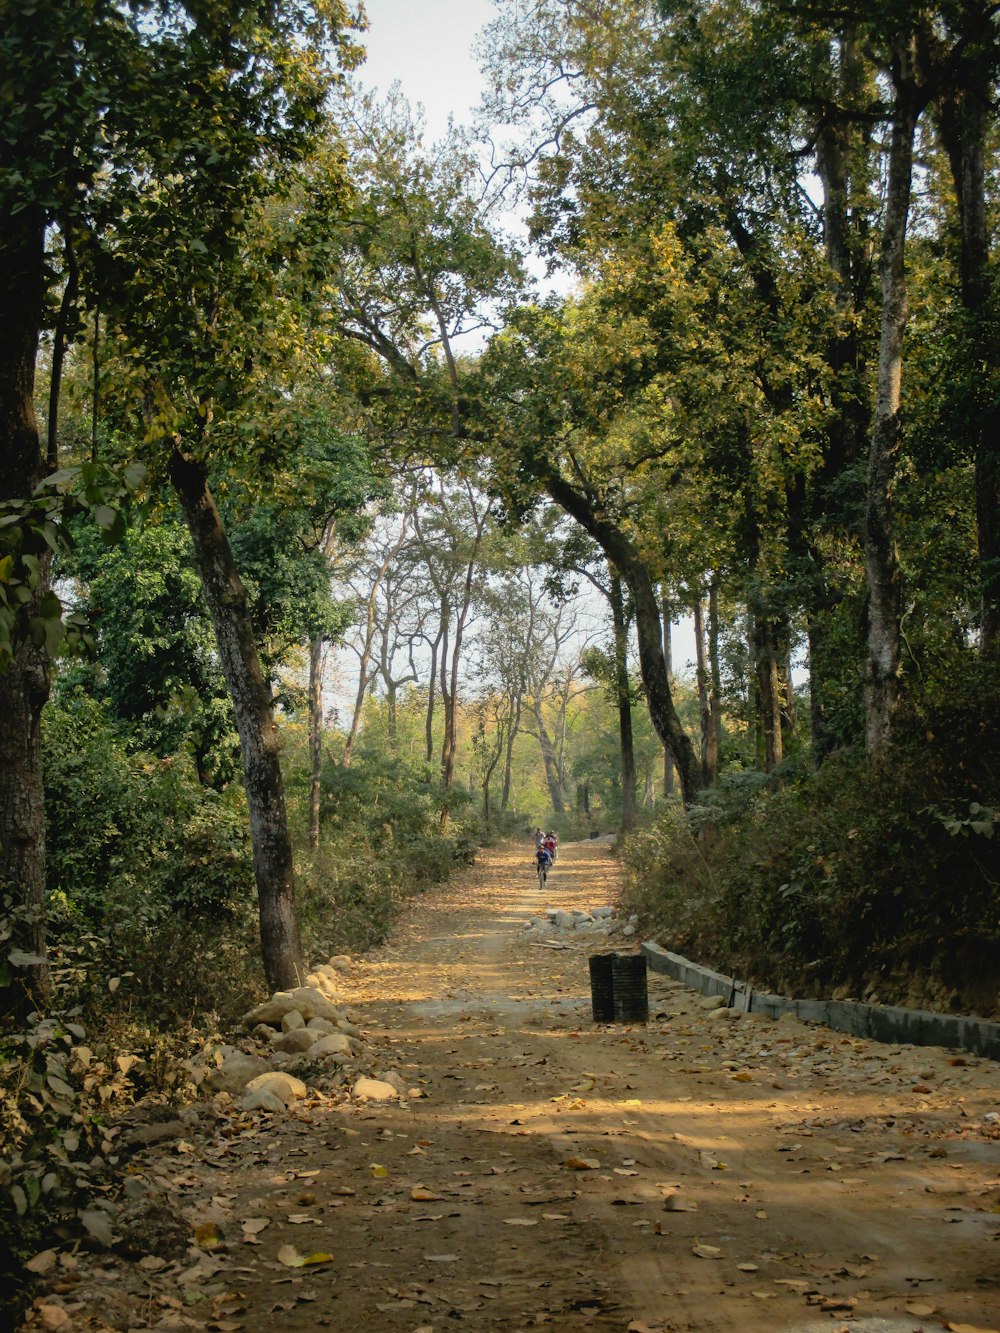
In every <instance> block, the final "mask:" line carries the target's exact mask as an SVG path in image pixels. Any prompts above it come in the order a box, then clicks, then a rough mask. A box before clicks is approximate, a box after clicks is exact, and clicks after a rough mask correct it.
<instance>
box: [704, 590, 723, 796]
mask: <svg viewBox="0 0 1000 1333" xmlns="http://www.w3.org/2000/svg"><path fill="white" fill-rule="evenodd" d="M708 680H709V687H710V690H711V707H710V710H709V720H708V744H707V747H706V752H705V772H706V774H707V778H708V782H707V785H708V786H710V787H714V786H715V784H716V782H717V781H718V777H719V746H720V743H721V740H722V672H721V670H720V667H719V585H718V582H717V581H716V579H715V578H713V579H712V582H711V584H710V585H709V589H708Z"/></svg>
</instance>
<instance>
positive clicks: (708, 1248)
mask: <svg viewBox="0 0 1000 1333" xmlns="http://www.w3.org/2000/svg"><path fill="white" fill-rule="evenodd" d="M691 1253H692V1254H695V1255H697V1256H698V1258H699V1259H718V1257H719V1255H720V1254H721V1253H722V1251H721V1250H720V1249H719V1247H718V1246H717V1245H701V1244H698V1245H692V1246H691Z"/></svg>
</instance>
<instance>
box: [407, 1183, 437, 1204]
mask: <svg viewBox="0 0 1000 1333" xmlns="http://www.w3.org/2000/svg"><path fill="white" fill-rule="evenodd" d="M410 1198H411V1199H412V1200H413V1201H414V1203H430V1202H431V1201H432V1200H434V1199H442V1198H444V1195H443V1194H435V1193H434V1191H433V1190H431V1189H428V1188H427V1186H426V1185H414V1187H413V1189H411V1190H410Z"/></svg>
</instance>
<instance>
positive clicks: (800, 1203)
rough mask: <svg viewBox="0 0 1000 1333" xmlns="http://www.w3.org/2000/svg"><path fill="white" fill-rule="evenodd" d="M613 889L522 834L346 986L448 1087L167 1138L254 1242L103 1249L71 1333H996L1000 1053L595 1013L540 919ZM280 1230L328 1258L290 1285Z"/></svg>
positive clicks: (583, 862) (692, 1010) (396, 1046)
mask: <svg viewBox="0 0 1000 1333" xmlns="http://www.w3.org/2000/svg"><path fill="white" fill-rule="evenodd" d="M616 875H617V868H616V863H615V862H614V861H613V860H612V859H611V857H610V856H609V854H608V850H607V848H606V846H604V845H603V844H590V843H588V844H579V845H576V846H567V847H564V848H563V849H562V850H561V853H560V857H559V862H558V865H557V867H556V869H555V871H554V873H553V875H552V877H551V878H550V881H549V885H548V888H547V890H546V893H545V898H546V900H547V901H542V900H541V898H540V896H539V894H538V891H537V887H536V885H535V881H534V876H533V874H532V872H531V867H530V856H529V853H528V852H527V851H526V850H525V849H524V848H517V849H498V850H493V851H490V852H487V853H485V854H484V855H483V856H482V858H481V863H480V865H478V866H477V867H475V868H473V869H471V870H470V871H468V872H467V873H465V874H463V875H461V876H459V877H457V878H456V879H455V880H453V881H452V883H451V884H450V885H449V886H448V887H447V888H446V889H444V890H443V891H440V892H434V893H432V894H428V895H426V896H425V897H423V898H421V899H419V900H418V901H417V902H416V903H414V904H413V906H412V907H411V908H410V909H409V910H408V912H407V914H406V916H405V917H404V919H403V920H402V921H401V922H400V924H399V927H398V929H397V931H396V932H395V935H394V938H393V941H392V942H391V944H390V945H389V946H388V947H386V948H384V949H382V950H380V951H378V952H377V953H376V954H374V955H373V956H372V957H371V958H370V959H367V960H364V961H361V962H359V963H358V964H357V967H356V971H355V975H354V976H352V978H351V979H350V982H349V989H348V988H347V986H346V985H345V997H346V998H349V1000H350V1004H351V1008H352V1009H353V1010H354V1011H355V1012H357V1013H358V1014H359V1015H360V1016H361V1021H362V1023H363V1024H364V1026H365V1028H366V1030H367V1032H368V1033H369V1034H371V1036H372V1038H373V1040H374V1041H375V1042H376V1043H377V1044H381V1045H382V1046H383V1047H384V1050H383V1051H382V1056H383V1059H382V1064H383V1066H384V1067H389V1066H392V1067H394V1068H396V1069H397V1070H399V1071H400V1072H401V1073H402V1074H403V1075H404V1077H405V1078H407V1080H408V1081H409V1080H412V1081H413V1082H414V1084H415V1086H419V1087H421V1088H422V1089H423V1091H424V1093H425V1096H424V1097H422V1098H420V1099H413V1100H411V1101H410V1102H409V1103H408V1104H405V1105H400V1104H391V1105H390V1104H380V1105H371V1106H362V1105H358V1104H356V1103H352V1102H350V1101H349V1100H347V1099H346V1098H345V1099H343V1100H341V1101H327V1102H325V1103H317V1104H313V1105H312V1106H309V1107H307V1108H306V1109H305V1110H302V1111H299V1112H297V1113H296V1114H295V1115H293V1116H291V1117H285V1118H277V1119H276V1120H275V1121H274V1122H270V1121H269V1119H268V1118H267V1117H256V1118H244V1120H243V1121H242V1122H240V1121H239V1120H238V1118H237V1119H233V1118H232V1117H230V1118H228V1119H225V1118H223V1119H221V1120H220V1121H219V1122H218V1129H217V1132H216V1133H215V1135H214V1138H209V1139H207V1140H204V1139H198V1140H196V1142H194V1143H192V1144H184V1145H183V1146H182V1148H181V1150H180V1151H178V1149H177V1146H176V1145H174V1146H172V1147H170V1148H166V1147H164V1146H161V1147H159V1148H157V1149H149V1150H148V1151H147V1152H146V1153H143V1154H142V1155H141V1157H140V1158H139V1159H137V1161H136V1169H141V1170H144V1171H146V1172H147V1173H150V1172H151V1173H154V1174H155V1175H156V1178H157V1179H158V1180H159V1181H160V1182H161V1183H162V1185H164V1186H165V1185H169V1187H170V1189H171V1191H172V1192H173V1194H174V1196H176V1197H177V1198H179V1199H180V1201H181V1205H182V1206H183V1207H184V1209H185V1212H186V1215H187V1216H188V1217H189V1219H190V1220H191V1221H192V1222H201V1223H202V1224H211V1223H215V1224H216V1225H217V1227H218V1228H219V1230H220V1232H221V1235H222V1236H224V1238H225V1240H226V1243H227V1248H225V1249H222V1250H218V1251H216V1252H214V1253H212V1254H210V1255H208V1256H207V1257H203V1258H201V1259H199V1260H198V1262H197V1263H195V1264H194V1265H193V1266H192V1265H191V1263H190V1262H188V1263H182V1264H176V1265H168V1266H166V1267H163V1266H159V1265H158V1264H157V1263H156V1262H155V1260H154V1262H151V1263H147V1262H146V1261H144V1267H140V1266H139V1265H137V1264H136V1263H135V1262H134V1261H133V1262H131V1263H130V1262H127V1261H124V1260H119V1259H114V1260H104V1261H101V1262H100V1264H99V1265H98V1266H96V1267H95V1265H94V1261H90V1260H87V1261H85V1262H83V1264H82V1265H81V1269H80V1270H79V1271H78V1272H77V1273H76V1274H71V1275H70V1276H69V1280H68V1281H66V1282H64V1283H63V1294H62V1295H61V1296H60V1295H59V1293H58V1290H57V1291H56V1294H55V1299H58V1300H61V1302H62V1304H63V1305H64V1306H65V1307H66V1308H67V1310H68V1312H69V1314H70V1315H71V1317H72V1321H73V1322H72V1325H68V1326H67V1333H69V1329H70V1328H79V1329H84V1328H86V1329H100V1328H111V1327H113V1328H119V1329H130V1328H136V1329H138V1328H140V1327H150V1326H152V1327H194V1328H207V1329H217V1330H220V1333H230V1331H231V1330H237V1329H246V1330H249V1331H250V1333H258V1331H263V1330H267V1331H268V1333H270V1330H274V1333H282V1331H283V1330H288V1331H289V1333H304V1331H305V1330H312V1329H316V1328H331V1329H334V1330H344V1331H345V1333H348V1331H349V1333H353V1330H355V1329H372V1330H378V1331H379V1333H418V1331H419V1333H430V1331H431V1330H433V1333H444V1330H449V1329H455V1328H464V1329H467V1330H470V1331H471V1333H478V1330H484V1331H485V1330H509V1331H510V1333H514V1331H515V1330H534V1329H539V1328H542V1329H546V1328H547V1329H551V1330H557V1331H558V1333H573V1331H575V1330H584V1329H592V1330H612V1329H613V1330H619V1331H620V1333H624V1330H626V1329H634V1330H647V1329H650V1330H660V1329H663V1330H667V1329H671V1330H692V1331H696V1333H714V1331H716V1330H720V1331H723V1330H724V1331H725V1333H731V1331H739V1333H743V1331H747V1333H758V1331H759V1333H779V1331H780V1333H792V1331H794V1333H807V1331H808V1333H811V1331H812V1330H816V1331H817V1333H819V1331H822V1333H827V1331H829V1330H840V1329H845V1328H849V1329H851V1330H854V1331H855V1333H869V1331H874V1330H881V1331H882V1333H909V1330H917V1329H925V1330H931V1329H939V1328H942V1327H946V1328H948V1327H961V1328H963V1329H964V1328H965V1327H966V1326H972V1327H973V1328H979V1329H996V1328H1000V1124H998V1123H997V1121H996V1120H992V1119H989V1118H988V1115H989V1113H996V1112H997V1111H1000V1066H997V1065H996V1064H994V1063H991V1062H989V1061H982V1060H978V1059H976V1058H974V1057H972V1056H962V1055H959V1054H956V1053H954V1052H948V1051H942V1050H936V1049H935V1050H927V1049H924V1050H918V1049H912V1048H899V1047H887V1046H879V1045H876V1044H874V1043H870V1042H866V1041H860V1040H857V1039H855V1038H847V1037H843V1036H841V1035H839V1034H836V1033H830V1032H827V1031H825V1030H823V1029H817V1028H810V1027H807V1026H805V1025H803V1024H800V1023H799V1022H797V1021H796V1020H792V1019H783V1020H781V1021H780V1022H778V1023H773V1022H771V1021H770V1020H767V1019H763V1018H760V1017H757V1016H749V1015H745V1016H743V1017H742V1018H740V1019H739V1020H738V1021H733V1020H727V1019H725V1018H720V1017H719V1016H716V1017H713V1016H712V1015H711V1014H710V1012H709V1011H707V1010H705V1009H703V1008H701V1007H700V1006H699V1003H698V997H697V996H695V995H693V994H692V993H691V992H689V991H686V990H684V989H683V988H682V987H680V986H678V985H676V984H675V983H673V982H670V981H667V980H665V979H663V978H660V977H656V976H653V975H651V977H650V1001H651V1021H650V1023H649V1025H648V1026H647V1027H639V1026H636V1027H631V1028H622V1027H617V1028H616V1027H606V1028H600V1027H595V1026H594V1025H593V1023H592V1022H591V1021H590V1005H589V981H588V974H587V955H588V953H590V952H596V951H599V950H601V949H603V948H605V947H606V946H604V945H603V943H602V944H600V945H598V944H595V942H594V939H593V937H590V938H589V939H583V938H581V939H580V940H579V941H575V940H573V937H572V934H570V935H568V936H566V937H564V938H566V939H567V940H568V941H569V942H570V947H569V948H567V949H564V950H551V949H547V948H544V947H540V945H539V944H538V942H537V941H535V942H531V941H529V939H528V938H527V937H525V936H524V934H523V933H522V927H523V925H524V923H525V921H526V920H527V918H528V917H529V916H530V915H537V914H539V913H540V912H541V911H542V910H543V909H544V907H546V906H550V905H551V906H559V907H567V908H572V907H593V906H596V905H598V904H600V903H605V902H608V901H611V900H613V898H614V896H615V892H616V889H617V879H616ZM588 1161H589V1162H592V1163H596V1164H597V1165H596V1166H592V1167H586V1166H584V1165H582V1164H583V1163H585V1162H588ZM248 1218H255V1219H259V1222H260V1227H259V1230H258V1231H257V1232H256V1234H255V1235H249V1239H248V1238H247V1235H244V1236H241V1223H242V1222H244V1221H245V1220H246V1219H248ZM254 1225H255V1226H257V1223H254ZM201 1234H202V1235H204V1234H205V1233H204V1232H202V1233H201ZM254 1242H256V1243H254ZM285 1245H293V1246H295V1247H296V1248H297V1250H298V1252H299V1253H301V1254H303V1255H306V1254H310V1253H313V1252H317V1251H318V1252H322V1253H327V1254H329V1255H330V1256H332V1258H331V1260H330V1261H329V1262H326V1263H323V1264H320V1265H317V1266H316V1267H306V1268H288V1267H287V1266H285V1265H283V1264H282V1263H281V1262H280V1261H279V1259H278V1253H279V1250H280V1249H281V1247H282V1246H285ZM286 1254H287V1252H286ZM157 1268H158V1271H152V1270H153V1269H157ZM139 1293H141V1299H140V1297H139Z"/></svg>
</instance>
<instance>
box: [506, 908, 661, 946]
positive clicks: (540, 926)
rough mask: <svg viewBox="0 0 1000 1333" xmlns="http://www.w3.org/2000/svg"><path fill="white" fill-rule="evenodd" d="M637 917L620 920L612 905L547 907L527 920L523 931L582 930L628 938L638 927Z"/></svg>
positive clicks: (536, 933)
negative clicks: (588, 909) (566, 908)
mask: <svg viewBox="0 0 1000 1333" xmlns="http://www.w3.org/2000/svg"><path fill="white" fill-rule="evenodd" d="M638 923H639V918H638V917H636V916H630V917H629V918H628V920H627V921H620V920H619V919H618V918H617V916H616V915H615V909H614V908H613V907H594V908H592V909H591V910H590V911H589V912H583V911H581V910H580V909H579V908H574V909H573V910H572V911H564V910H563V909H562V908H558V907H548V908H546V910H545V915H544V916H543V917H532V918H531V920H530V921H528V922H527V924H526V925H525V927H524V929H525V932H526V933H527V934H529V935H533V936H543V935H544V936H551V934H552V932H553V930H556V931H569V930H572V931H582V932H585V933H587V934H590V935H601V936H605V937H606V936H609V935H618V934H620V935H624V936H625V937H626V939H627V938H630V937H631V936H632V935H634V934H635V933H636V930H637V929H638Z"/></svg>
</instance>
